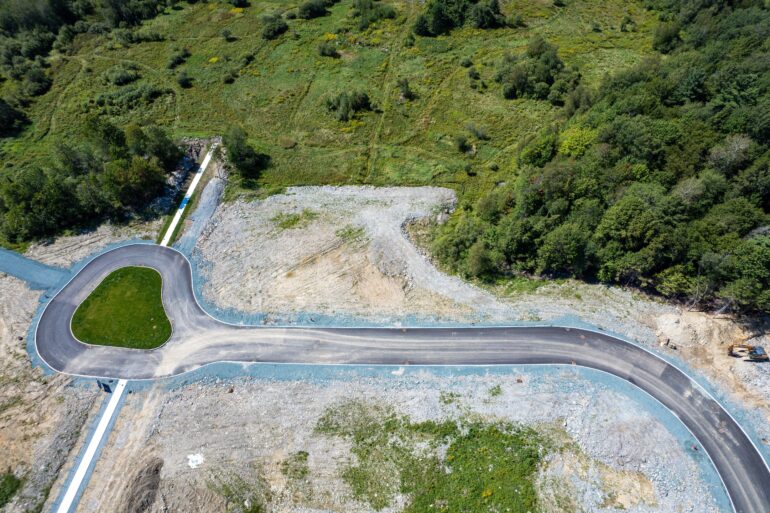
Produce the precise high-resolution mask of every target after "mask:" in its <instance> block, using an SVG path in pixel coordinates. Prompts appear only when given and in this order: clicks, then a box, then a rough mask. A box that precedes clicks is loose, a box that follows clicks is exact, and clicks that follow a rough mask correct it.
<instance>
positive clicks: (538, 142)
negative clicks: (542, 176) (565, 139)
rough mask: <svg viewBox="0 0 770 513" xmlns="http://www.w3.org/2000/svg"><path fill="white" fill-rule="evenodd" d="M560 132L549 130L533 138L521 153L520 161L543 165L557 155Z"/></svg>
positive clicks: (538, 165) (537, 165)
mask: <svg viewBox="0 0 770 513" xmlns="http://www.w3.org/2000/svg"><path fill="white" fill-rule="evenodd" d="M558 140H559V138H558V134H557V133H556V132H553V131H547V132H545V133H543V134H540V135H539V136H537V137H535V138H534V139H533V140H531V141H530V142H529V143H528V144H527V145H526V146H524V148H523V149H522V150H521V153H520V154H519V162H520V163H521V164H526V165H530V166H535V167H543V166H545V165H546V164H547V163H548V162H550V161H551V159H552V158H553V157H554V156H555V155H556V147H557V146H556V145H557V143H558Z"/></svg>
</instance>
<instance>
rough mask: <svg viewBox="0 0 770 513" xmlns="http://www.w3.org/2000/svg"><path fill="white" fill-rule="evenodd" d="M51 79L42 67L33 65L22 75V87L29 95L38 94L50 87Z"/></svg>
mask: <svg viewBox="0 0 770 513" xmlns="http://www.w3.org/2000/svg"><path fill="white" fill-rule="evenodd" d="M51 83H52V82H51V79H50V78H48V75H46V73H45V71H43V68H41V67H40V66H33V67H32V68H30V69H29V71H27V73H26V74H25V75H24V82H23V84H22V89H23V90H24V93H25V94H27V95H29V96H40V95H41V94H44V93H45V92H47V91H48V90H49V89H50V88H51Z"/></svg>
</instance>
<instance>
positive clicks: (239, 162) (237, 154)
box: [222, 127, 270, 179]
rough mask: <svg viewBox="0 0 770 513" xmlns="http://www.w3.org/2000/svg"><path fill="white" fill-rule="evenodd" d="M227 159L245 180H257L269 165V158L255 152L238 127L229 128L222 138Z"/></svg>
mask: <svg viewBox="0 0 770 513" xmlns="http://www.w3.org/2000/svg"><path fill="white" fill-rule="evenodd" d="M222 143H223V144H224V146H225V148H226V149H227V158H228V159H229V161H230V163H231V164H232V165H233V166H234V167H235V170H236V171H237V172H238V173H239V174H240V175H241V176H243V177H245V178H251V179H254V178H257V177H258V176H259V173H260V172H261V171H262V170H263V169H265V168H266V167H267V166H268V165H269V164H270V157H269V156H268V155H265V154H263V153H259V152H257V151H256V150H255V149H254V148H252V147H251V146H250V145H249V144H248V142H247V141H246V132H244V131H243V129H242V128H240V127H230V128H229V129H228V130H227V132H225V135H224V136H223V137H222Z"/></svg>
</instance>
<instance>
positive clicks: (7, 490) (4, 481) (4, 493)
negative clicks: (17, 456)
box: [0, 472, 21, 508]
mask: <svg viewBox="0 0 770 513" xmlns="http://www.w3.org/2000/svg"><path fill="white" fill-rule="evenodd" d="M19 488H21V479H19V478H18V477H16V476H14V475H13V474H12V473H11V472H5V473H4V474H3V475H2V476H0V508H2V507H3V506H5V505H6V504H8V503H9V502H10V501H11V499H12V498H13V496H14V495H15V494H16V491H17V490H18V489H19Z"/></svg>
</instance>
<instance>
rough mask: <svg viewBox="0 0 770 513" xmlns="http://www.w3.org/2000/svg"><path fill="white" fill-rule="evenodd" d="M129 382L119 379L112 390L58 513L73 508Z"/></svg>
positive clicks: (64, 512)
mask: <svg viewBox="0 0 770 513" xmlns="http://www.w3.org/2000/svg"><path fill="white" fill-rule="evenodd" d="M127 383H128V381H126V380H125V379H121V380H118V385H117V386H116V387H115V390H114V391H113V392H112V395H111V397H110V402H109V403H107V408H105V410H104V413H103V414H102V418H101V419H99V424H97V426H96V430H94V433H93V435H92V436H91V440H90V441H89V442H88V447H86V452H85V454H84V455H83V459H81V460H80V463H79V464H78V467H77V470H75V475H74V476H73V477H72V481H70V484H69V486H68V487H67V491H66V493H65V494H64V498H63V499H62V501H61V504H59V508H58V509H57V510H56V513H69V511H70V509H71V508H72V506H73V504H74V502H75V497H77V494H78V492H79V491H80V487H81V485H82V484H83V481H84V480H85V478H86V473H87V472H88V469H89V467H90V466H91V463H92V462H93V461H94V456H96V451H97V450H98V449H99V445H100V444H101V443H102V439H103V438H104V435H105V433H106V432H107V427H108V426H109V425H110V421H111V420H112V417H113V416H114V415H115V412H116V411H117V409H118V403H119V402H120V398H121V397H122V396H123V391H124V390H125V389H126V384H127Z"/></svg>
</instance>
